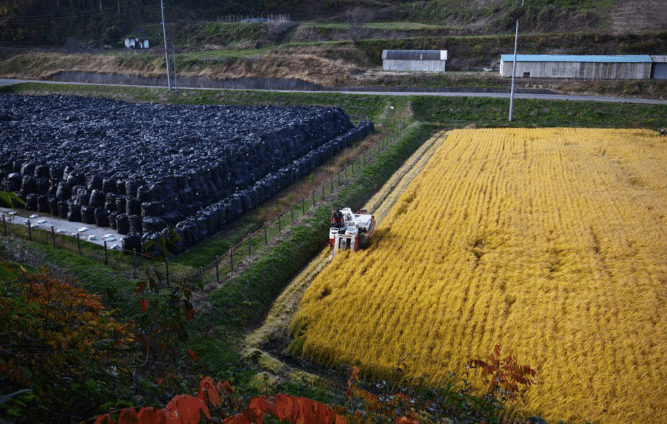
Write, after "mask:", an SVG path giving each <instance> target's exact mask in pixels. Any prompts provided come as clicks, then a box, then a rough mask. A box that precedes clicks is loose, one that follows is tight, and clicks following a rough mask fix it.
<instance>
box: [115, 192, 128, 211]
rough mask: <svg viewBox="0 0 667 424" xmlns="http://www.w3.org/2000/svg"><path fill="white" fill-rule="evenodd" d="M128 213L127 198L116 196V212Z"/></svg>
mask: <svg viewBox="0 0 667 424" xmlns="http://www.w3.org/2000/svg"><path fill="white" fill-rule="evenodd" d="M126 211H127V198H126V197H125V196H116V212H118V213H125V212H126Z"/></svg>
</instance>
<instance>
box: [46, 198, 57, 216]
mask: <svg viewBox="0 0 667 424" xmlns="http://www.w3.org/2000/svg"><path fill="white" fill-rule="evenodd" d="M48 202H49V213H50V214H51V215H55V216H58V215H59V211H58V203H59V201H58V199H57V198H56V196H49V197H48Z"/></svg>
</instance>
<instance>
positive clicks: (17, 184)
mask: <svg viewBox="0 0 667 424" xmlns="http://www.w3.org/2000/svg"><path fill="white" fill-rule="evenodd" d="M19 188H21V174H19V173H18V172H12V173H11V174H9V175H7V178H5V191H7V192H17V191H19Z"/></svg>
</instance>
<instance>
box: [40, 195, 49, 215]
mask: <svg viewBox="0 0 667 424" xmlns="http://www.w3.org/2000/svg"><path fill="white" fill-rule="evenodd" d="M37 211H38V212H41V213H51V207H50V205H49V196H47V195H45V194H38V195H37Z"/></svg>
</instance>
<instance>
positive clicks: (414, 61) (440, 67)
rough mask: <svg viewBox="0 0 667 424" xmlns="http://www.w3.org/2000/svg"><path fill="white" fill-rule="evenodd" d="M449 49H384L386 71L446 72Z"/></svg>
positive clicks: (383, 67) (383, 56) (383, 63)
mask: <svg viewBox="0 0 667 424" xmlns="http://www.w3.org/2000/svg"><path fill="white" fill-rule="evenodd" d="M446 63H447V50H383V51H382V69H383V70H385V71H408V72H445V64H446Z"/></svg>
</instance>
